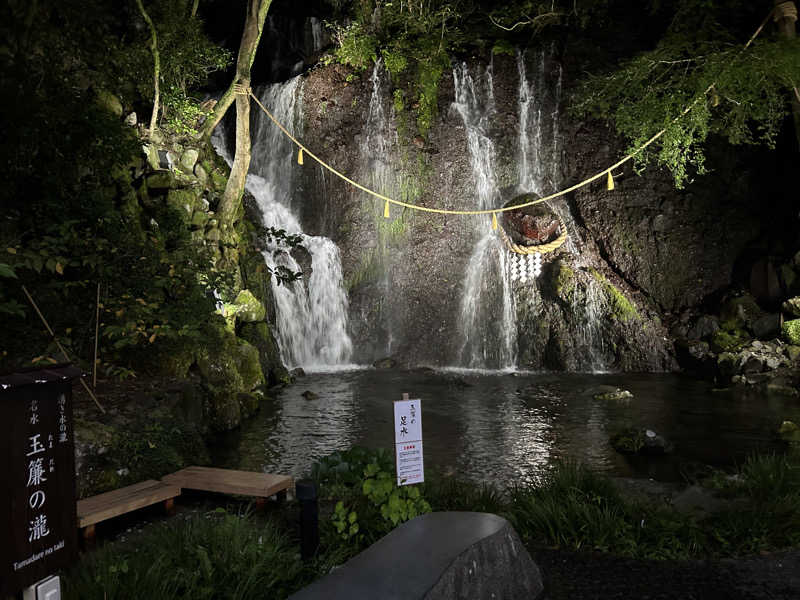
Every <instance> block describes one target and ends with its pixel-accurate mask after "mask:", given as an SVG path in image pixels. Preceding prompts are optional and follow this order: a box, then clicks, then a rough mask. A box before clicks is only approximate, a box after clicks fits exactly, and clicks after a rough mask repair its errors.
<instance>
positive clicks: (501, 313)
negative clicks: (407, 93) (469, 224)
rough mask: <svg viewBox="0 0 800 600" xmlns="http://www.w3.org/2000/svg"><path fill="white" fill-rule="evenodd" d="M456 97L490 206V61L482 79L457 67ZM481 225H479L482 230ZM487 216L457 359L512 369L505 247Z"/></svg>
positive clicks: (512, 320)
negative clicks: (488, 226)
mask: <svg viewBox="0 0 800 600" xmlns="http://www.w3.org/2000/svg"><path fill="white" fill-rule="evenodd" d="M453 82H454V88H455V102H453V105H452V109H453V110H455V111H456V112H457V113H458V115H459V116H460V117H461V120H462V121H463V123H464V128H465V130H466V133H467V147H468V151H469V158H470V165H471V167H472V175H473V177H474V179H475V196H476V199H477V208H491V207H493V206H497V204H498V203H499V201H500V191H499V189H498V185H497V179H496V176H495V171H496V166H495V160H496V151H495V146H494V142H492V140H491V138H490V137H489V134H488V129H489V124H490V120H491V118H492V117H493V115H494V111H495V105H494V89H493V81H492V64H491V63H490V64H489V66H488V67H487V68H486V70H485V71H484V73H483V76H482V77H480V78H478V81H476V80H475V78H473V77H472V75H471V74H470V72H469V69H468V68H467V65H466V63H461V64H460V65H456V67H455V68H454V69H453ZM478 228H480V229H478ZM485 228H486V219H477V220H476V231H483V232H485V233H484V234H483V236H482V237H481V238H480V239H479V240H478V242H477V244H476V245H475V248H474V250H473V252H472V255H471V256H470V260H469V264H468V266H467V271H466V274H465V277H464V282H463V286H462V288H463V295H462V298H461V311H460V315H461V319H460V321H459V323H460V337H461V348H460V351H459V359H460V362H461V366H466V367H470V368H494V369H497V368H499V369H508V368H514V367H515V365H516V346H517V336H516V307H515V304H514V295H513V294H512V293H511V286H510V281H509V276H508V269H507V265H506V259H507V257H506V252H505V250H504V249H503V247H502V245H501V244H500V242H499V239H498V237H497V235H495V233H494V232H493V231H491V230H486V229H485Z"/></svg>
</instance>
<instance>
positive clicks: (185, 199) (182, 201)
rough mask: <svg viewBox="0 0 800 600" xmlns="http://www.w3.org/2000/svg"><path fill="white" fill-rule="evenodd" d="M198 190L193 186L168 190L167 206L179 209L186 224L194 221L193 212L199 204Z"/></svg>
mask: <svg viewBox="0 0 800 600" xmlns="http://www.w3.org/2000/svg"><path fill="white" fill-rule="evenodd" d="M198 199H199V196H198V190H195V189H192V188H182V189H177V190H176V189H173V190H170V191H169V192H167V206H169V207H171V208H172V209H173V210H175V211H177V212H178V214H180V216H181V220H182V221H183V222H184V224H186V225H189V224H191V222H192V214H193V213H194V211H195V208H196V207H197V204H198Z"/></svg>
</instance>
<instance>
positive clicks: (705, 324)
mask: <svg viewBox="0 0 800 600" xmlns="http://www.w3.org/2000/svg"><path fill="white" fill-rule="evenodd" d="M718 330H719V319H718V318H717V317H715V316H713V315H700V317H698V319H697V320H696V321H695V322H694V325H692V326H691V328H689V330H688V331H687V332H686V337H687V338H688V339H690V340H703V339H707V338H709V337H711V336H712V335H714V334H715V333H716V332H717V331H718Z"/></svg>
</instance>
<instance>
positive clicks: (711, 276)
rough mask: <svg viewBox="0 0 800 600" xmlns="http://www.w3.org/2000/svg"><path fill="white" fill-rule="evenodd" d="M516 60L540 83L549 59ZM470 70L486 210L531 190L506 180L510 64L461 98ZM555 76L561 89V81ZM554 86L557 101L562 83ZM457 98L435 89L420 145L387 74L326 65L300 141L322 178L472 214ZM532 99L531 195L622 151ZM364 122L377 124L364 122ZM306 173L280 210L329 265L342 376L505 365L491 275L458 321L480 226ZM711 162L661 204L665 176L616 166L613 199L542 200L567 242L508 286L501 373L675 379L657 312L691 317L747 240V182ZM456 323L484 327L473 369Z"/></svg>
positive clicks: (446, 80) (750, 197) (586, 194)
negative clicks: (337, 258)
mask: <svg viewBox="0 0 800 600" xmlns="http://www.w3.org/2000/svg"><path fill="white" fill-rule="evenodd" d="M530 55H531V57H532V58H529V59H526V62H527V67H526V68H527V69H528V72H533V71H534V70H535V69H537V68H539V69H540V71H539V75H538V81H536V82H535V83H536V84H537V85H539V86H551V87H552V86H554V85H556V82H555V79H554V78H555V67H554V66H553V65H554V64H555V62H556V61H554V60H553V59H550V58H548V59H547V61H544V60H541V61H540V59H539V58H536V57H537V56H538V55H536V54H535V53H530ZM533 63H541V64H538V66H537V64H533ZM542 65H544V66H542ZM487 66H488V67H489V68H490V70H491V71H490V72H491V78H490V79H489V82H490V84H491V86H490V87H491V89H490V90H483V91H482V92H480V93H483V94H485V95H486V97H487V98H489V97H490V100H491V102H492V103H493V106H492V107H491V110H488V109H487V110H486V113H485V118H484V119H483V120H482V121H481V124H480V128H481V129H480V130H481V132H482V134H483V135H485V137H486V138H487V139H489V140H490V141H491V144H492V148H491V152H492V169H491V178H492V181H491V182H490V183H491V185H492V186H493V189H494V190H495V192H493V194H494V195H493V196H492V195H491V194H490V196H491V198H490V202H491V204H489V205H490V206H499V205H502V204H503V203H504V202H506V201H508V200H510V199H511V198H512V197H513V196H514V195H515V194H516V193H518V192H520V191H534V190H531V189H525V187H526V183H527V182H526V181H525V180H524V173H523V168H522V162H524V161H526V160H527V161H530V160H531V158H530V156H528V157H526V156H524V155H521V141H520V139H521V138H520V127H521V125H522V126H523V127H526V126H528V125H526V124H525V123H522V124H521V120H522V119H523V117H522V112H521V109H520V98H521V96H520V84H521V81H520V79H521V76H520V75H521V71H520V68H519V63H518V62H517V61H516V60H515V59H514V57H509V56H496V57H494V59H493V60H492V62H491V64H490V65H487V63H486V62H482V61H478V60H473V61H471V62H470V64H469V66H468V71H469V72H470V73H472V74H474V75H475V81H476V87H477V86H478V85H479V84H481V82H482V85H485V84H486V78H485V77H484V78H483V79H481V80H480V81H479V79H480V78H479V74H480V73H485V72H486V69H487ZM559 68H560V67H559ZM542 69H543V70H542ZM558 77H559V83H558V85H560V81H561V79H560V78H561V74H560V72H559V75H558ZM563 77H564V80H563V81H564V85H565V86H568V84H569V81H570V73H564V75H563ZM456 85H457V82H455V81H454V77H453V76H452V74H445V76H444V77H443V79H442V81H441V84H440V88H439V107H438V108H439V111H438V116H437V118H436V119H435V121H434V123H433V126H432V128H431V130H430V132H429V135H428V137H427V139H425V140H423V139H422V138H419V137H414V135H415V134H414V133H413V132H414V131H415V129H414V125H413V115H412V114H411V111H410V110H409V109H408V107H407V106H402V105H401V104H402V103H401V104H398V103H397V99H396V97H395V98H394V99H393V96H392V92H393V89H392V87H393V86H392V84H391V83H390V82H389V79H388V76H387V75H385V74H384V75H383V76H382V77H379V78H377V79H376V78H375V76H374V75H373V77H372V78H370V76H369V73H368V72H366V73H364V74H361V75H359V76H356V77H355V78H354V77H353V74H352V73H351V72H350V70H349V69H347V68H345V67H342V66H339V65H330V66H327V67H320V68H317V69H314V70H313V71H311V72H310V73H309V74H307V76H306V77H305V78H304V81H303V85H302V94H303V124H302V136H301V137H302V140H303V142H304V143H305V144H306V145H307V146H308V147H309V148H311V149H312V150H314V151H315V152H316V153H317V154H318V155H319V156H320V157H321V158H323V159H324V160H326V161H327V162H329V163H330V164H331V165H332V166H333V167H334V168H335V169H337V170H338V171H341V172H342V173H346V174H348V175H350V176H352V177H353V178H354V179H356V180H357V181H360V182H363V183H364V184H365V185H367V186H368V187H371V188H373V189H377V190H378V191H380V192H383V193H386V194H387V195H389V196H391V197H393V198H396V199H398V200H405V201H408V202H413V203H416V204H420V205H422V206H426V207H436V208H448V209H463V208H467V209H469V208H477V207H478V206H480V198H479V196H481V193H482V192H481V186H482V185H485V184H486V182H485V181H482V180H479V179H478V178H479V176H483V175H485V173H479V172H478V171H477V170H476V166H475V160H474V158H475V154H474V150H471V147H470V144H471V143H472V142H473V141H474V140H472V141H471V138H470V135H472V131H471V130H470V128H469V127H468V126H467V123H466V121H465V119H464V117H463V115H462V114H461V113H460V112H459V110H458V109H457V106H456V105H455V101H456V92H457V90H456V89H455V88H456ZM534 87H535V86H534ZM489 92H490V93H489ZM476 93H477V92H476ZM487 94H488V95H487ZM543 98H544V100H542V104H541V105H540V106H539V107H538V109H537V110H539V112H540V114H539V116H540V117H541V115H542V114H544V115H549V116H552V123H551V124H550V125H548V127H550V128H551V129H550V130H548V131H547V135H549V136H551V137H552V138H553V142H552V143H551V145H550V146H548V148H547V153H548V156H549V160H551V161H552V164H551V165H550V166H549V167H548V172H547V174H545V175H542V174H540V180H541V182H543V183H542V184H541V185H542V187H543V190H536V191H539V192H540V193H552V192H553V191H555V190H556V189H561V188H563V187H566V186H568V185H571V184H573V183H576V182H578V181H580V180H582V179H583V178H585V177H586V176H589V175H592V174H594V173H596V172H598V171H600V170H601V169H603V168H605V167H606V166H608V165H609V164H611V163H613V162H614V161H615V160H616V159H617V158H618V157H619V156H621V155H622V154H623V153H624V147H623V145H622V144H621V143H620V141H619V140H618V139H616V138H615V137H614V135H613V133H612V132H611V131H610V130H609V129H607V128H605V126H604V125H602V124H599V123H596V122H591V123H589V122H577V121H574V120H571V119H570V118H568V117H567V116H566V115H565V114H564V112H563V111H561V112H560V113H559V111H558V109H559V102H558V96H557V95H555V94H553V93H549V94H546V95H543ZM554 98H555V100H554ZM560 104H562V105H563V104H564V101H563V100H562V101H561V102H560ZM376 110H379V111H381V112H382V115H383V118H384V121H383V122H378V121H376ZM379 116H380V115H379ZM409 132H412V133H409ZM376 140H377V142H376ZM471 151H473V154H471V153H470V152H471ZM539 153H540V154H542V151H541V150H540V152H539ZM534 158H535V159H537V157H534ZM538 160H544V159H543V158H542V157H541V156H539V157H538ZM306 162H307V164H306V166H304V167H293V168H299V169H301V170H302V174H301V175H300V176H299V178H298V177H296V178H295V180H296V181H299V184H298V186H297V189H296V192H295V199H294V200H293V202H294V206H295V207H296V208H297V207H298V206H299V209H298V211H299V213H300V218H301V221H302V225H303V227H304V230H305V231H306V232H307V233H310V234H312V235H325V236H328V237H330V238H331V239H332V240H333V241H334V242H336V244H337V245H338V246H339V248H340V250H341V258H342V267H343V272H344V278H345V285H346V288H347V292H348V298H349V306H350V330H351V336H352V338H353V343H354V352H353V362H359V363H366V362H372V361H373V360H375V359H377V358H380V357H382V356H389V355H391V356H394V357H395V358H397V359H398V360H399V361H400V362H401V363H405V364H431V365H450V366H486V367H496V366H501V367H502V366H508V365H507V364H502V363H501V364H497V361H495V360H494V359H493V355H492V351H491V346H492V345H493V344H496V343H497V339H498V338H499V337H501V336H502V335H506V334H508V332H505V333H503V332H499V330H498V328H500V325H499V324H498V323H499V321H500V320H501V313H502V312H503V311H502V307H503V304H504V302H507V301H509V298H504V297H503V296H504V291H503V289H502V285H501V284H500V283H499V282H501V281H502V277H505V275H504V274H503V273H501V271H500V269H501V267H500V264H501V262H500V261H495V263H494V266H492V263H491V262H490V263H487V265H488V266H486V265H485V266H484V270H485V271H486V272H487V273H488V272H490V271H496V273H494V274H492V275H491V276H486V277H483V278H481V279H480V280H479V281H480V284H479V285H480V286H482V288H483V289H482V295H481V298H480V301H479V302H478V304H477V305H470V306H473V308H474V307H475V306H477V308H475V310H474V311H473V314H472V315H467V314H466V313H465V309H464V306H465V305H464V303H463V297H464V294H465V285H466V284H465V277H466V273H467V271H468V269H469V268H470V261H471V256H472V254H473V252H474V251H475V248H476V244H477V243H478V241H479V240H480V239H481V238H482V237H483V236H484V235H486V234H487V233H489V232H490V231H491V229H490V226H491V220H490V218H488V217H486V216H468V217H465V216H454V215H441V214H436V213H426V212H419V211H413V210H409V209H403V208H401V207H398V206H394V205H393V206H391V207H390V217H389V218H388V219H386V218H384V216H383V214H384V204H383V202H382V201H380V200H379V199H376V198H373V197H371V196H369V195H368V194H366V193H364V192H362V191H359V190H357V189H355V188H353V187H351V186H350V185H348V184H347V183H345V182H343V181H341V180H340V179H338V178H337V177H334V176H333V175H331V174H330V173H328V172H326V171H325V170H324V169H322V168H320V167H319V166H318V165H316V164H314V163H312V162H311V161H310V160H308V159H306ZM717 162H718V164H716V165H712V167H716V168H717V170H716V172H714V173H712V174H711V175H709V176H705V177H704V178H702V179H701V180H700V181H698V182H697V183H695V184H693V185H691V186H690V187H689V188H688V189H687V190H686V191H678V190H675V189H674V187H673V186H672V183H671V180H670V179H669V177H668V175H666V174H664V173H662V172H660V171H658V170H657V169H651V170H648V171H647V172H646V173H644V174H643V175H642V176H636V175H635V174H634V173H633V172H632V170H631V168H630V167H625V168H624V169H621V170H620V172H619V173H615V176H616V179H617V186H616V189H615V190H613V191H608V190H606V189H605V185H604V181H603V183H597V184H593V185H589V186H586V187H584V188H581V189H580V190H578V191H576V192H574V193H571V194H569V195H566V196H563V197H561V198H559V199H557V200H554V201H552V202H551V204H550V205H551V208H552V209H553V210H554V211H555V212H557V213H558V214H559V215H560V216H561V217H562V219H564V221H565V223H566V225H567V229H568V231H569V235H570V239H569V241H568V243H567V244H565V245H564V246H563V247H562V248H560V249H559V250H557V251H556V252H554V253H552V254H551V255H548V256H546V257H545V259H546V260H545V263H544V267H543V270H542V273H541V275H540V276H539V277H538V278H537V279H536V280H535V281H532V280H528V281H527V282H525V283H521V282H519V281H517V282H515V283H514V285H513V286H512V289H513V298H511V299H510V301H511V302H512V304H511V306H512V309H513V312H514V319H513V322H514V323H515V324H516V327H515V331H514V332H513V338H514V339H513V340H512V342H513V350H514V357H513V358H514V362H515V364H516V365H517V366H518V367H520V368H530V369H567V370H603V369H610V370H617V369H622V370H670V369H674V368H676V367H677V364H676V362H675V360H674V356H673V344H672V341H671V340H670V336H669V333H668V330H667V327H666V326H665V325H664V324H663V323H662V321H665V322H667V323H669V319H670V318H671V315H672V314H673V313H674V314H677V313H680V312H681V311H684V310H685V309H687V308H691V307H696V306H697V305H698V304H699V303H700V302H702V301H703V300H704V299H706V298H708V297H709V296H710V295H712V294H714V293H715V292H717V291H719V290H721V289H722V288H724V287H726V286H728V285H730V284H731V282H732V281H733V275H734V267H735V266H736V265H737V263H736V261H737V257H739V256H740V255H741V254H742V252H743V250H744V249H745V248H746V247H748V245H749V244H751V243H752V241H753V240H754V239H755V238H756V237H757V236H758V235H759V233H760V232H761V231H762V227H763V222H764V218H765V215H764V214H763V213H762V212H761V211H760V208H759V205H758V203H757V202H754V199H756V198H757V194H756V193H755V191H754V190H755V187H754V181H755V180H756V178H757V177H758V173H755V172H754V170H753V169H752V168H751V169H750V170H738V166H737V165H736V163H735V162H734V161H731V160H727V158H726V157H722V159H721V160H718V161H717ZM534 167H535V165H534ZM498 252H499V251H498ZM507 259H508V260H506V261H505V262H506V263H507V262H509V260H510V256H508V257H507ZM312 268H313V265H312ZM505 295H506V296H508V294H507V293H505ZM467 317H469V319H468V321H469V323H470V327H471V328H473V329H480V328H482V327H484V325H482V323H483V324H485V331H484V330H483V329H481V331H480V332H478V335H477V337H476V339H477V341H475V339H473V340H472V341H471V342H469V343H470V344H474V345H478V346H480V345H481V344H483V345H485V346H486V348H484V350H485V352H484V355H485V356H486V363H485V364H483V365H481V364H479V363H480V361H478V363H476V362H475V361H468V360H466V359H465V356H464V348H465V343H466V342H465V339H466V338H469V336H470V332H469V331H467V332H465V331H464V323H465V319H467ZM473 333H474V332H473ZM465 336H466V338H465Z"/></svg>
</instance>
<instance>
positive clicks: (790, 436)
mask: <svg viewBox="0 0 800 600" xmlns="http://www.w3.org/2000/svg"><path fill="white" fill-rule="evenodd" d="M778 434H780V436H781V439H783V440H784V441H786V442H793V443H800V427H798V426H797V425H796V424H795V423H793V422H792V421H784V422H783V423H781V426H780V427H779V428H778Z"/></svg>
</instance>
